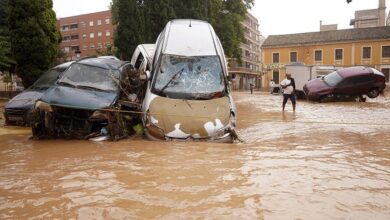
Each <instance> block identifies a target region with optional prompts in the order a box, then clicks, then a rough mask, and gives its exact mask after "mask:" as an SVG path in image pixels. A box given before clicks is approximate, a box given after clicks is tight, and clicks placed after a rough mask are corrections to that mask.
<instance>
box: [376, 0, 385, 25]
mask: <svg viewBox="0 0 390 220" xmlns="http://www.w3.org/2000/svg"><path fill="white" fill-rule="evenodd" d="M378 13H379V16H378V17H379V20H378V26H385V22H386V0H379V7H378Z"/></svg>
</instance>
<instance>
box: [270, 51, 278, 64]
mask: <svg viewBox="0 0 390 220" xmlns="http://www.w3.org/2000/svg"><path fill="white" fill-rule="evenodd" d="M272 63H279V53H273V54H272Z"/></svg>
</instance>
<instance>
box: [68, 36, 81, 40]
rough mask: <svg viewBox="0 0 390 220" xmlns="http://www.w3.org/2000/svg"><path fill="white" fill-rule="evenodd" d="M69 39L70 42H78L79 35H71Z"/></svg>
mask: <svg viewBox="0 0 390 220" xmlns="http://www.w3.org/2000/svg"><path fill="white" fill-rule="evenodd" d="M70 39H71V40H78V39H79V35H72V36H70Z"/></svg>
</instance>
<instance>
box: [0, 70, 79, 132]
mask: <svg viewBox="0 0 390 220" xmlns="http://www.w3.org/2000/svg"><path fill="white" fill-rule="evenodd" d="M70 64H72V62H67V63H63V64H61V65H58V66H56V67H54V68H52V69H50V70H49V71H47V72H46V73H44V74H43V75H42V76H41V77H40V78H39V79H38V80H37V81H36V82H35V83H34V84H33V85H32V86H30V87H29V88H28V89H26V90H24V91H23V92H21V93H20V94H18V95H17V96H15V97H14V98H12V99H11V100H10V101H9V102H8V103H7V104H6V105H5V111H4V118H5V123H6V124H8V125H30V118H31V114H30V113H31V109H32V108H33V107H34V104H35V101H36V100H37V99H39V98H40V97H41V96H42V94H43V93H44V92H45V91H46V90H47V89H48V88H49V87H50V86H52V85H53V84H54V83H55V82H56V81H57V79H58V77H59V76H60V74H61V73H62V72H63V71H65V70H66V69H67V68H68V67H69V66H70Z"/></svg>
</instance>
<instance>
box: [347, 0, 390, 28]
mask: <svg viewBox="0 0 390 220" xmlns="http://www.w3.org/2000/svg"><path fill="white" fill-rule="evenodd" d="M350 25H353V26H354V28H368V27H380V26H385V25H386V0H379V6H378V8H377V9H368V10H359V11H355V18H354V19H352V20H351V23H350Z"/></svg>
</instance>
